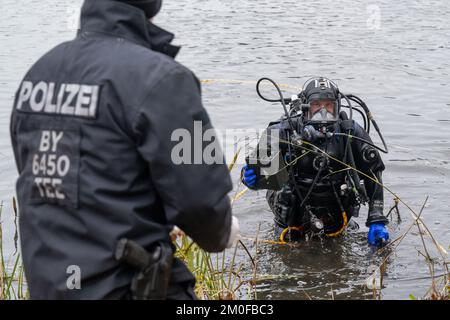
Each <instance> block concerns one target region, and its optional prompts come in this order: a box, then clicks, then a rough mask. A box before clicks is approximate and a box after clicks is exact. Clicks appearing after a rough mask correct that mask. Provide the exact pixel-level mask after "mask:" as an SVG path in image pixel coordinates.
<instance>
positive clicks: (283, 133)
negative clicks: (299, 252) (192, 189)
mask: <svg viewBox="0 0 450 320" xmlns="http://www.w3.org/2000/svg"><path fill="white" fill-rule="evenodd" d="M263 80H268V81H270V82H272V83H273V84H274V85H275V87H276V88H277V90H278V93H279V95H280V100H269V99H267V98H265V97H263V96H262V94H261V93H260V90H259V85H260V83H261V82H262V81H263ZM257 92H258V94H259V95H260V97H261V98H263V99H264V100H266V101H270V102H275V101H277V102H281V103H282V105H283V107H284V110H285V115H284V116H283V117H282V118H281V119H279V120H278V121H274V122H271V123H270V124H269V126H268V128H267V129H266V131H265V134H266V135H267V137H266V139H262V137H261V139H260V140H259V142H258V147H257V148H256V150H255V152H254V153H253V155H250V156H248V157H247V158H246V161H247V165H246V166H244V167H243V169H242V181H243V183H244V184H245V185H246V186H247V187H248V188H249V189H252V190H262V189H268V191H267V194H266V199H267V202H268V204H269V207H270V209H271V210H272V212H273V214H274V222H275V226H276V228H275V230H276V233H277V235H279V238H280V241H285V240H286V239H289V240H299V239H302V238H306V237H309V238H310V237H313V236H323V235H325V236H328V237H337V236H339V235H341V234H342V233H343V232H344V230H345V229H346V228H349V229H354V230H355V229H358V228H359V226H358V224H357V223H356V222H355V221H354V220H351V219H352V218H353V217H358V215H359V210H360V207H361V205H362V204H368V207H369V211H368V217H367V221H366V226H367V227H369V233H368V243H369V244H370V245H373V246H381V245H383V244H384V243H385V242H387V241H388V240H389V233H388V230H387V228H386V225H387V224H388V219H387V218H386V217H385V216H384V215H383V206H384V201H383V188H382V186H381V184H382V172H383V170H384V169H385V166H384V164H383V161H382V159H381V156H380V153H379V151H382V152H385V153H387V146H386V143H385V142H384V139H383V137H382V135H381V133H380V130H379V128H378V125H377V124H376V122H375V121H374V119H373V116H372V114H371V113H370V110H369V109H368V107H367V105H366V104H365V103H364V101H362V100H361V99H360V98H358V97H357V96H355V95H344V94H343V93H341V92H340V90H339V88H338V86H337V85H336V84H335V83H334V82H333V81H331V80H330V79H327V78H324V77H317V78H312V79H310V80H308V81H307V82H306V83H305V84H304V86H303V88H302V91H301V92H300V94H298V95H294V96H293V97H292V98H291V99H285V98H283V95H282V93H281V91H280V89H279V87H278V86H277V85H276V83H275V82H273V81H272V80H271V79H268V78H263V79H261V80H260V81H259V82H258V85H257ZM352 102H353V103H352ZM286 103H288V106H286ZM343 108H347V109H349V111H350V112H349V113H350V118H349V116H348V115H347V113H346V112H345V111H344V110H343ZM288 109H289V110H288ZM354 111H356V112H358V113H360V114H361V116H362V118H363V120H364V128H363V127H362V126H361V125H359V124H358V123H357V122H356V121H355V120H353V112H354ZM371 123H372V124H373V127H374V128H375V129H376V131H377V132H378V134H379V135H380V138H381V140H382V142H383V144H384V149H382V148H379V147H377V146H376V145H374V143H373V142H372V140H371V138H370V136H369V133H370V124H371ZM275 133H276V135H275ZM270 137H272V140H274V139H275V138H274V137H277V138H278V140H276V141H275V146H277V147H278V152H275V151H274V150H271V148H272V149H273V146H274V141H270V139H267V138H270ZM264 149H266V152H267V153H268V158H269V159H271V161H274V159H279V164H278V165H277V170H275V171H273V172H272V173H269V174H268V173H267V172H265V171H264V167H263V165H262V164H261V159H258V157H261V156H260V154H259V153H262V151H264ZM267 150H269V151H267ZM271 151H272V152H271ZM255 159H256V161H255Z"/></svg>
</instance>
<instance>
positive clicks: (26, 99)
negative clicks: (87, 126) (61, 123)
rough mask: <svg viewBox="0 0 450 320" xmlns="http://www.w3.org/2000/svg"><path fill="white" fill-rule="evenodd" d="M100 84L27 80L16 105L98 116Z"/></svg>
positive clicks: (50, 111)
mask: <svg viewBox="0 0 450 320" xmlns="http://www.w3.org/2000/svg"><path fill="white" fill-rule="evenodd" d="M99 91H100V87H99V86H95V85H84V84H66V83H63V84H59V85H57V84H56V83H54V82H49V83H47V82H45V81H40V82H38V83H36V84H33V83H32V82H31V81H24V82H22V85H21V87H20V90H19V93H18V96H17V104H16V109H17V110H19V111H24V112H36V113H47V114H61V115H69V116H76V117H85V118H95V117H96V116H97V107H98V100H99Z"/></svg>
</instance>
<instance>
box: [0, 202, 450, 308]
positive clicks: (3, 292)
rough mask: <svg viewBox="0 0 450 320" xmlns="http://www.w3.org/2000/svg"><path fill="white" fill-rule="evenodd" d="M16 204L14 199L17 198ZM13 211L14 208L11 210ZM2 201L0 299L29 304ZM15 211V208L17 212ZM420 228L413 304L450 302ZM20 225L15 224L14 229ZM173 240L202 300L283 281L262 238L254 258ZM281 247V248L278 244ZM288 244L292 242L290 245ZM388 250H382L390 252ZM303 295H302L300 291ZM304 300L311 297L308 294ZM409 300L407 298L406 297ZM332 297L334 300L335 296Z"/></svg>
mask: <svg viewBox="0 0 450 320" xmlns="http://www.w3.org/2000/svg"><path fill="white" fill-rule="evenodd" d="M13 201H14V200H13ZM13 207H14V208H15V206H13ZM2 209H3V203H2V204H1V206H0V300H27V299H29V292H28V289H27V285H26V279H25V275H24V270H23V266H22V260H21V256H20V252H19V251H18V250H17V249H16V250H15V252H13V253H11V254H7V253H6V252H5V251H4V248H3V240H4V239H3V232H2V226H3V223H2V221H3V220H2V215H3V212H2ZM15 210H16V209H15ZM414 225H416V226H417V228H418V229H419V234H420V237H421V239H422V245H423V248H422V250H418V252H419V254H420V255H422V256H423V257H424V262H425V263H426V265H427V267H428V270H429V273H430V277H429V279H430V282H431V283H430V288H429V289H428V291H427V292H426V294H425V295H424V296H423V297H415V296H413V295H410V296H409V299H411V300H418V299H426V300H450V274H449V272H448V265H449V264H450V263H449V262H448V261H446V260H445V261H438V260H439V259H437V258H432V257H431V255H430V251H431V250H430V248H429V245H427V244H426V242H425V239H426V238H430V236H429V234H427V233H426V232H424V227H423V226H421V223H418V224H417V223H416V222H414V223H413V224H412V226H414ZM16 227H17V225H16ZM411 229H412V228H409V229H408V230H407V231H406V232H405V234H403V235H402V236H400V237H398V238H397V239H394V240H393V241H392V242H391V243H390V245H388V246H389V247H391V246H392V247H393V249H394V250H392V251H391V252H389V253H388V254H387V256H386V258H384V260H383V262H382V263H381V265H380V266H379V267H378V268H377V269H376V270H374V273H373V275H372V276H369V278H368V279H367V281H366V285H367V287H368V288H369V289H371V290H372V291H373V299H377V300H382V287H383V273H384V270H385V269H386V264H387V259H388V257H389V256H390V255H391V254H392V253H393V252H395V248H397V246H398V245H399V244H400V242H401V240H403V238H404V237H405V236H406V234H408V233H409V232H410V231H411ZM171 236H172V240H173V241H174V244H175V246H176V248H177V250H176V253H175V256H176V257H177V258H179V259H181V260H182V261H183V262H184V263H186V265H187V266H188V268H189V270H190V271H191V272H192V273H193V274H194V276H195V278H196V280H197V282H196V286H195V293H196V295H197V297H198V298H199V299H201V300H240V299H243V300H253V299H258V294H257V288H256V285H257V284H258V283H261V282H264V281H276V280H277V279H282V277H281V276H279V277H278V276H276V275H273V276H262V275H258V273H257V253H258V244H269V245H270V243H269V242H267V241H264V240H258V235H257V236H256V237H255V238H254V239H252V240H253V248H252V251H253V255H252V254H251V253H250V250H249V249H248V248H247V247H246V246H245V244H244V243H243V242H242V241H241V240H239V241H237V243H236V245H235V246H234V247H233V248H232V249H227V250H225V251H224V252H222V253H214V254H212V253H207V252H205V251H204V250H202V249H201V248H200V247H199V246H198V245H197V244H196V243H195V242H193V241H192V240H191V239H190V238H189V237H188V236H186V235H185V234H184V233H183V232H182V231H181V230H175V231H174V232H173V233H172V234H171ZM15 241H16V243H17V228H16V232H15ZM278 245H279V244H278ZM287 245H289V244H287ZM386 248H387V247H385V248H383V249H380V250H378V251H379V252H383V251H386ZM238 251H241V252H243V253H245V254H246V255H247V256H248V260H247V261H240V262H239V263H238V262H237V260H236V256H237V253H238ZM437 264H440V265H442V266H443V267H444V269H445V270H446V273H445V274H444V275H440V276H436V275H435V271H434V270H435V266H436V265H437ZM299 291H302V289H301V288H299ZM304 293H305V296H306V297H307V298H308V299H312V298H311V297H310V296H308V294H307V293H306V292H304ZM407 298H408V297H404V299H407ZM331 299H334V295H333V293H332V294H331Z"/></svg>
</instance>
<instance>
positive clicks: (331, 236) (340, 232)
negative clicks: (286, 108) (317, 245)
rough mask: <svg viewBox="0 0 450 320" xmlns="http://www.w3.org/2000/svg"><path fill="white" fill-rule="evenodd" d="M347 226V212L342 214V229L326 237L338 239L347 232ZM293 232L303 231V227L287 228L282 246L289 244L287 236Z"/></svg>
mask: <svg viewBox="0 0 450 320" xmlns="http://www.w3.org/2000/svg"><path fill="white" fill-rule="evenodd" d="M347 226H348V219H347V213H346V212H345V211H343V212H342V227H341V228H340V229H339V230H338V231H336V232H334V233H325V235H326V236H327V237H330V238H336V237H338V236H340V235H341V234H342V233H343V232H344V231H345V229H346V228H347ZM291 230H295V231H302V230H303V228H302V227H287V228H286V229H284V230H283V232H281V234H280V241H279V243H280V244H287V242H286V240H285V238H286V234H287V233H288V232H289V231H291Z"/></svg>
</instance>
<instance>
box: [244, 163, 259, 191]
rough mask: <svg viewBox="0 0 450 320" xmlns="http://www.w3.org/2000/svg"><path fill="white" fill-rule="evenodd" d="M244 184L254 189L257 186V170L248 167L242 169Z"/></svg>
mask: <svg viewBox="0 0 450 320" xmlns="http://www.w3.org/2000/svg"><path fill="white" fill-rule="evenodd" d="M242 171H243V174H242V182H243V183H244V184H245V185H246V186H247V187H249V188H251V187H254V186H255V184H256V174H255V170H253V169H249V168H248V165H246V166H245V167H243V168H242Z"/></svg>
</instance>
